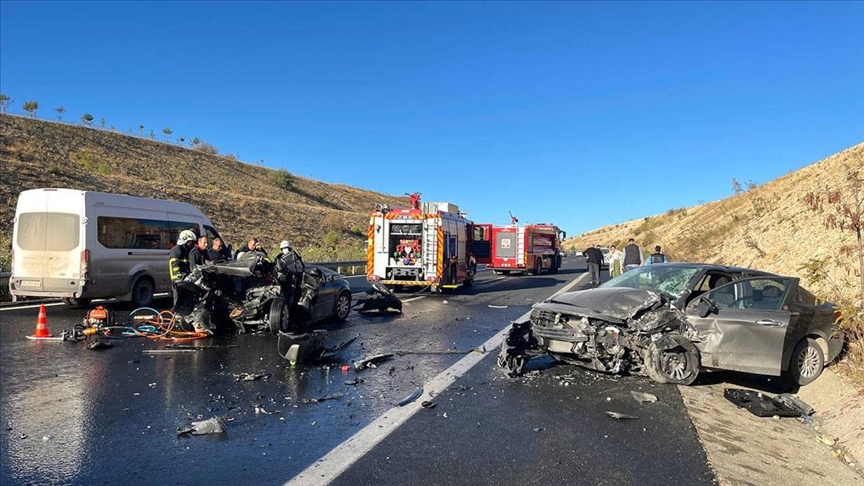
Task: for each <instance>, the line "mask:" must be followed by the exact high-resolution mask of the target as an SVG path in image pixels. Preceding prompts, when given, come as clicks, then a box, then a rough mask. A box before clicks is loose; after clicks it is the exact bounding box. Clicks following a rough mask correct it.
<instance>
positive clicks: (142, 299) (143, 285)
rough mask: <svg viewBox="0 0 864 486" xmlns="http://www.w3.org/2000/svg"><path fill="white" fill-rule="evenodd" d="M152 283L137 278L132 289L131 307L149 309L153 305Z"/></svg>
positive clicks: (148, 280)
mask: <svg viewBox="0 0 864 486" xmlns="http://www.w3.org/2000/svg"><path fill="white" fill-rule="evenodd" d="M153 291H154V287H153V282H152V281H151V280H150V279H148V278H139V279H138V281H137V282H135V286H134V287H132V305H133V306H135V307H136V308H137V307H149V306H150V304H152V303H153Z"/></svg>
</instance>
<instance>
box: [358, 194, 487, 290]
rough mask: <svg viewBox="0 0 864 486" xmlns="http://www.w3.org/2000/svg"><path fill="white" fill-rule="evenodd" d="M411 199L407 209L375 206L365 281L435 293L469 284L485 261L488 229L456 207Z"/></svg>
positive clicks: (370, 226)
mask: <svg viewBox="0 0 864 486" xmlns="http://www.w3.org/2000/svg"><path fill="white" fill-rule="evenodd" d="M410 196H411V207H410V208H407V209H399V208H390V207H388V206H378V207H376V208H375V210H374V211H373V212H372V217H371V218H370V220H369V231H368V242H367V247H366V258H367V267H366V278H367V280H369V281H370V282H378V283H381V284H385V285H387V286H390V287H396V288H399V287H403V286H405V287H429V288H430V289H431V290H432V291H433V292H440V291H441V290H443V289H453V288H457V287H459V286H461V285H470V284H471V283H472V282H473V280H474V275H475V274H476V272H477V264H478V263H488V262H489V256H490V251H491V250H490V246H491V239H490V238H491V227H492V225H489V224H485V225H483V224H481V225H478V224H474V223H473V222H472V221H470V220H469V219H467V218H466V217H465V214H464V213H463V212H460V211H459V208H458V207H457V206H456V205H454V204H450V203H425V202H421V201H420V194H418V193H415V194H411V195H410Z"/></svg>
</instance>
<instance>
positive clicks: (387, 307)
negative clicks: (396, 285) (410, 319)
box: [354, 282, 402, 313]
mask: <svg viewBox="0 0 864 486" xmlns="http://www.w3.org/2000/svg"><path fill="white" fill-rule="evenodd" d="M354 309H355V310H357V312H372V311H378V312H388V311H393V312H400V313H401V312H402V301H401V300H399V297H396V294H394V293H393V291H392V290H390V289H388V288H387V287H385V286H384V285H381V284H380V283H377V282H374V283H373V284H372V287H370V288H369V289H368V290H367V291H366V292H365V295H364V296H363V297H362V298H360V299H358V300H357V302H355V303H354Z"/></svg>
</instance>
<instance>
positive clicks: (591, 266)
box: [582, 244, 603, 285]
mask: <svg viewBox="0 0 864 486" xmlns="http://www.w3.org/2000/svg"><path fill="white" fill-rule="evenodd" d="M582 254H583V255H585V258H586V259H587V261H588V274H589V275H590V276H591V285H599V284H600V265H601V264H602V263H603V253H602V252H601V251H600V248H598V247H597V245H596V244H595V245H592V246H591V247H589V248H588V249H587V250H585V251H583V252H582Z"/></svg>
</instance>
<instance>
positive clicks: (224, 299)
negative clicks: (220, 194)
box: [175, 256, 318, 334]
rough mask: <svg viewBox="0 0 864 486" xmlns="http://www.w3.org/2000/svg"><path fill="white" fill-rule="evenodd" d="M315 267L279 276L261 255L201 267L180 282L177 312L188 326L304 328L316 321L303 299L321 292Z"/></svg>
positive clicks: (262, 329)
mask: <svg viewBox="0 0 864 486" xmlns="http://www.w3.org/2000/svg"><path fill="white" fill-rule="evenodd" d="M315 271H316V270H315V269H307V270H306V272H305V273H304V275H303V276H302V277H300V278H299V279H297V280H298V281H293V280H290V279H283V281H280V280H279V279H278V278H277V272H276V270H275V269H274V265H273V263H271V262H269V261H267V260H266V259H264V258H263V257H262V256H251V257H246V258H240V259H237V260H231V261H226V262H218V263H215V264H212V265H205V266H203V267H198V268H196V269H194V270H193V272H192V273H191V274H190V275H189V276H188V277H187V278H186V279H184V280H183V281H182V282H181V284H180V285H179V286H178V292H179V293H180V298H179V301H178V303H177V305H176V306H175V312H176V314H177V315H178V317H179V318H180V319H178V321H179V322H180V324H181V326H184V327H189V326H190V325H192V324H194V325H195V327H199V328H205V329H210V330H214V329H225V330H233V331H236V332H239V333H255V332H270V333H272V334H278V333H280V332H290V333H298V334H302V333H304V332H306V331H307V330H308V325H309V322H310V321H311V313H310V311H309V309H308V308H306V307H304V306H303V304H304V303H305V302H306V301H307V300H311V299H312V298H314V296H315V294H316V293H317V284H316V282H317V278H318V275H317V274H315ZM238 284H239V290H241V291H240V292H238ZM303 297H306V300H303ZM186 330H192V329H186Z"/></svg>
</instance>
